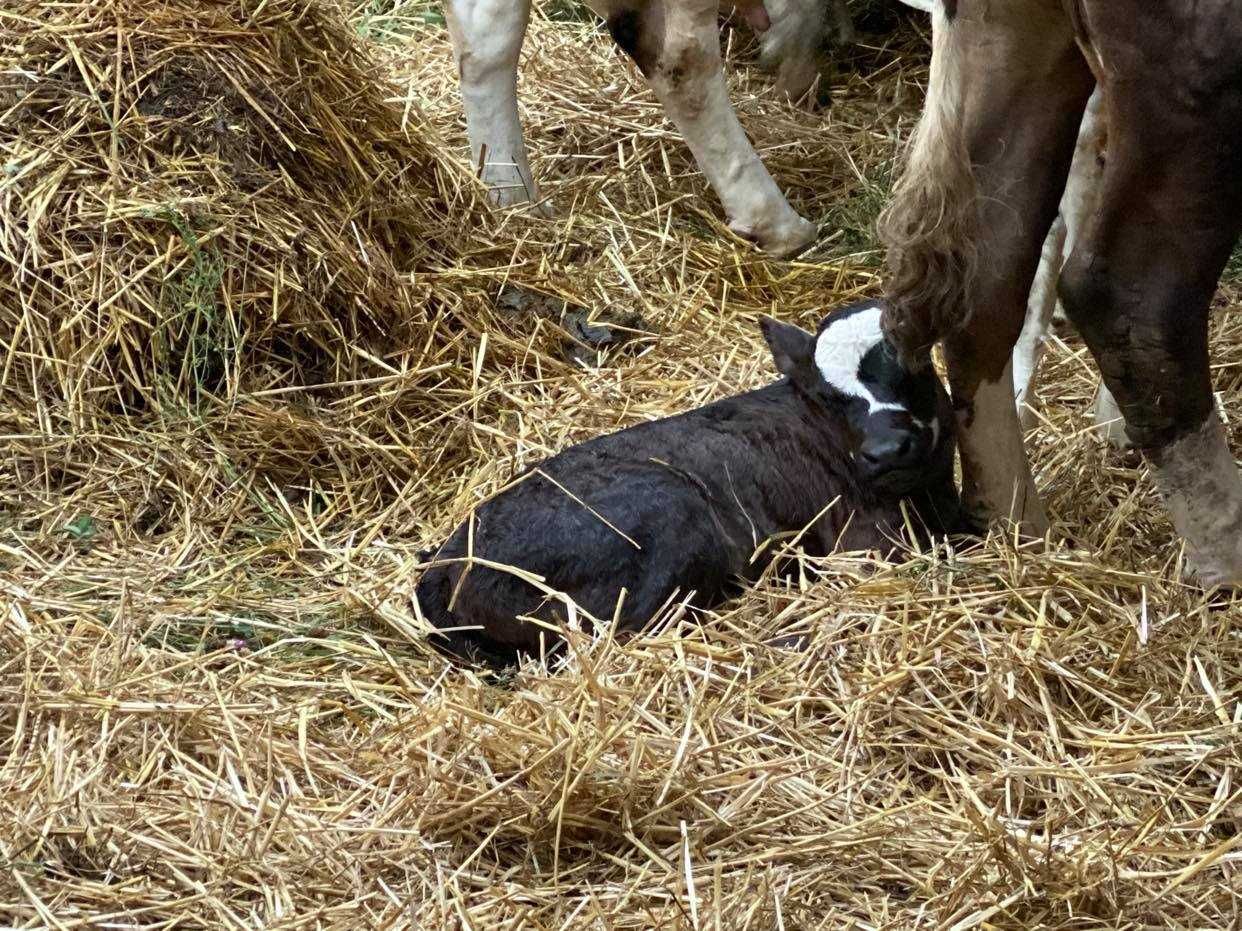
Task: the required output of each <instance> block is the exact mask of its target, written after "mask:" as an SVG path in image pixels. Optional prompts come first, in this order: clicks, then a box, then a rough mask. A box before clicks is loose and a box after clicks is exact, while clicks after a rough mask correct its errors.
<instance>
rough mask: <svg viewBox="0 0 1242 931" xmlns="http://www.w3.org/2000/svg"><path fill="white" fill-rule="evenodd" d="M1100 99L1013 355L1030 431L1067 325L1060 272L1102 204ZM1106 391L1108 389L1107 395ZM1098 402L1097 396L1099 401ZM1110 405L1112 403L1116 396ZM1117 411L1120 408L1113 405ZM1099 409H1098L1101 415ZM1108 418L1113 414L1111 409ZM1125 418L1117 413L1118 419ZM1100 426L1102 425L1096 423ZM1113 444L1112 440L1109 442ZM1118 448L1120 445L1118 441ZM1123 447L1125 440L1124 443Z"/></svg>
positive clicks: (1090, 108)
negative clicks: (1049, 353) (1042, 371)
mask: <svg viewBox="0 0 1242 931" xmlns="http://www.w3.org/2000/svg"><path fill="white" fill-rule="evenodd" d="M1101 106H1102V103H1101V95H1100V91H1099V89H1098V88H1097V89H1096V90H1095V91H1094V92H1093V93H1092V95H1091V98H1090V100H1088V101H1087V107H1086V110H1085V111H1084V112H1083V116H1082V123H1081V124H1080V126H1079V129H1078V142H1077V144H1076V145H1075V149H1074V159H1073V161H1072V163H1071V164H1070V173H1069V178H1068V179H1067V180H1066V182H1065V192H1064V194H1063V195H1062V197H1061V206H1060V212H1059V213H1058V215H1057V219H1056V221H1055V222H1054V223H1053V224H1052V229H1051V230H1050V231H1049V233H1048V238H1047V239H1045V240H1044V249H1043V254H1042V255H1041V256H1040V260H1039V270H1038V271H1037V272H1036V273H1035V282H1034V284H1033V285H1032V286H1031V296H1030V300H1029V301H1028V303H1027V311H1026V322H1025V324H1024V325H1023V327H1022V335H1021V336H1020V337H1019V338H1018V344H1017V346H1015V347H1014V353H1013V374H1014V388H1015V389H1016V396H1015V401H1016V403H1017V406H1018V416H1019V417H1020V418H1021V419H1022V426H1023V427H1024V428H1026V429H1030V428H1031V427H1032V426H1034V425H1035V414H1034V412H1033V411H1032V410H1031V404H1032V403H1033V401H1034V395H1033V394H1032V392H1031V389H1032V387H1033V384H1034V381H1035V376H1036V374H1037V372H1038V369H1039V361H1040V359H1041V357H1042V356H1043V350H1044V343H1045V340H1046V339H1047V338H1048V332H1049V330H1050V329H1051V327H1052V324H1053V321H1054V320H1056V319H1057V318H1058V316H1059V317H1060V318H1061V319H1062V320H1063V319H1064V317H1065V312H1064V310H1063V309H1062V308H1061V306H1060V302H1059V301H1058V299H1057V282H1058V281H1059V280H1060V277H1061V267H1062V265H1064V264H1065V260H1066V258H1067V257H1068V256H1069V254H1070V251H1071V250H1072V249H1073V248H1074V243H1075V242H1076V241H1077V239H1078V234H1079V231H1080V230H1081V229H1082V227H1083V224H1084V223H1085V222H1086V220H1087V217H1088V216H1089V214H1090V213H1091V211H1092V210H1094V209H1095V207H1096V205H1097V204H1098V203H1099V198H1100V187H1101V184H1102V183H1103V182H1102V177H1103V173H1104V161H1103V153H1104V144H1105V141H1106V133H1105V123H1104V119H1103V116H1102V115H1101V112H1100V111H1101ZM1105 390H1106V389H1105ZM1098 399H1099V396H1097V401H1098ZM1108 401H1109V402H1111V396H1109V398H1108ZM1112 410H1116V405H1115V404H1113V405H1112ZM1098 411H1099V407H1098V405H1097V413H1098ZM1104 413H1105V414H1108V413H1109V410H1108V409H1107V408H1106V409H1105V411H1104ZM1116 416H1117V417H1120V414H1119V413H1118V414H1117V415H1116ZM1096 422H1097V423H1099V420H1098V419H1097V421H1096ZM1118 429H1119V430H1120V431H1121V436H1122V437H1123V438H1124V436H1125V423H1124V421H1123V422H1121V425H1120V427H1119V428H1118ZM1110 439H1113V437H1111V436H1110ZM1113 442H1114V445H1121V444H1118V443H1117V441H1116V440H1115V439H1114V440H1113ZM1122 442H1123V443H1124V439H1123V441H1122Z"/></svg>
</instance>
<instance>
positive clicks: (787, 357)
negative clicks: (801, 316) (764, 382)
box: [759, 317, 815, 378]
mask: <svg viewBox="0 0 1242 931" xmlns="http://www.w3.org/2000/svg"><path fill="white" fill-rule="evenodd" d="M759 327H760V329H762V330H763V338H764V339H765V340H767V343H768V349H770V350H772V361H773V362H775V363H776V370H777V371H778V372H780V373H781V374H782V375H788V376H789V377H790V378H797V377H798V376H800V375H802V374H804V373H805V372H806V371H807V367H808V366H811V365H813V364H814V360H815V337H814V336H812V335H811V334H810V333H808V332H807V331H806V330H803V329H801V328H800V327H796V326H790V325H789V324H788V323H781V322H780V321H779V320H776V319H774V318H772V317H764V318H763V319H761V320H760V321H759Z"/></svg>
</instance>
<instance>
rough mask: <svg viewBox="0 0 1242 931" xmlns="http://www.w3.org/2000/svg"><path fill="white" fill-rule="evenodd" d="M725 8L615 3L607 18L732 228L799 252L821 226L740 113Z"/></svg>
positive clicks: (703, 0)
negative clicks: (732, 94) (722, 16)
mask: <svg viewBox="0 0 1242 931" xmlns="http://www.w3.org/2000/svg"><path fill="white" fill-rule="evenodd" d="M593 5H596V6H599V4H593ZM739 5H740V4H739ZM749 5H751V6H758V4H755V3H751V4H749ZM718 8H719V4H718V2H717V0H650V2H634V3H623V2H615V3H611V4H609V8H608V9H607V11H606V17H607V21H608V29H609V31H610V32H611V33H612V36H613V38H614V39H615V40H616V42H617V44H618V45H619V46H620V47H621V48H622V49H624V50H625V52H626V53H627V54H628V55H629V56H630V57H631V58H633V59H634V62H635V63H636V64H637V65H638V67H639V70H641V71H642V73H643V74H644V75H645V76H646V78H647V80H648V81H650V82H651V87H652V89H653V90H654V91H655V94H656V96H657V97H658V98H659V99H660V102H661V103H662V104H663V105H664V109H665V110H666V111H667V113H668V115H669V117H670V118H671V119H672V121H673V122H674V123H675V124H676V125H677V128H678V129H679V130H680V131H681V134H682V136H683V137H684V138H685V140H686V144H687V145H688V146H689V147H690V151H691V152H692V153H693V154H694V158H695V161H697V162H698V165H699V168H700V169H702V171H703V174H705V175H706V176H707V180H708V182H709V183H710V184H711V186H712V187H713V188H714V189H715V191H716V194H717V195H718V196H719V197H720V200H721V202H722V203H723V205H724V209H725V213H726V214H727V215H728V218H729V228H730V229H732V230H733V231H734V232H736V233H737V234H738V235H740V236H742V237H744V238H746V239H749V240H751V241H753V242H755V243H757V244H758V245H759V247H760V248H762V249H763V250H764V251H766V252H770V253H772V254H773V255H782V256H783V255H791V254H794V253H796V252H799V251H801V250H802V249H804V248H805V247H806V246H808V245H809V244H810V243H811V242H812V241H813V240H814V238H815V227H814V226H813V225H812V224H811V223H809V222H807V221H806V220H804V219H803V218H802V217H800V216H798V214H797V213H796V212H795V211H794V209H793V208H792V207H790V206H789V203H788V201H786V200H785V196H784V195H783V194H782V193H781V192H780V189H779V188H777V186H776V183H775V182H774V181H773V180H772V176H771V175H769V174H768V171H767V169H766V168H764V167H763V162H762V161H760V160H759V156H758V154H757V153H756V152H755V150H754V148H753V147H752V146H751V144H750V140H748V139H747V138H746V133H745V132H744V131H743V130H742V126H741V124H740V123H739V122H738V120H737V115H736V114H735V113H734V112H733V106H732V104H731V103H730V102H729V94H728V89H727V87H726V85H725V79H724V73H723V72H722V70H721V62H720V33H719V29H718V27H717V25H716V16H717V10H718ZM748 18H749V17H748Z"/></svg>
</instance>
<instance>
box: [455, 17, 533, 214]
mask: <svg viewBox="0 0 1242 931" xmlns="http://www.w3.org/2000/svg"><path fill="white" fill-rule="evenodd" d="M445 11H446V13H447V19H448V26H449V34H450V35H451V36H452V39H453V53H454V56H455V57H456V59H457V71H458V74H459V76H460V78H461V100H462V107H463V109H464V110H465V113H466V134H467V136H469V138H470V157H471V159H472V160H473V163H474V165H475V168H476V169H477V170H479V171H480V172H481V176H482V179H483V182H484V183H485V184H486V185H487V187H488V191H489V192H490V197H491V199H492V201H493V202H495V203H496V204H499V205H500V206H509V205H511V204H520V203H524V202H526V201H533V200H538V199H539V189H538V187H536V185H535V180H534V178H533V177H532V176H531V172H530V163H529V162H528V161H527V159H526V143H525V141H524V140H523V138H522V122H521V119H520V118H519V116H518V102H517V68H518V55H519V54H520V53H521V51H522V39H523V38H524V37H525V35H526V24H527V22H528V20H529V19H530V0H446V2H445Z"/></svg>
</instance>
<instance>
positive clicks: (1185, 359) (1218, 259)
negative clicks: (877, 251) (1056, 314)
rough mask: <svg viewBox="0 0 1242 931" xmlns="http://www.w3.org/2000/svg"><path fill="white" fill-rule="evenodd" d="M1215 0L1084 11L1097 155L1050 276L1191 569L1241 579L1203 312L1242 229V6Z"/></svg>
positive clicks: (1210, 581)
mask: <svg viewBox="0 0 1242 931" xmlns="http://www.w3.org/2000/svg"><path fill="white" fill-rule="evenodd" d="M1102 7H1103V5H1101V8H1102ZM1213 9H1215V10H1219V11H1221V12H1216V13H1211V12H1203V11H1204V10H1205V6H1198V7H1194V8H1193V12H1192V7H1187V8H1186V11H1183V12H1182V13H1181V14H1180V15H1179V17H1175V19H1187V20H1190V21H1189V22H1174V23H1172V24H1170V23H1167V22H1165V20H1164V19H1163V16H1164V14H1163V13H1157V12H1155V11H1152V12H1150V13H1147V12H1143V13H1140V14H1137V15H1136V16H1134V15H1132V16H1126V17H1124V18H1123V17H1118V18H1117V19H1115V20H1110V19H1105V18H1103V17H1100V18H1099V21H1098V22H1092V23H1091V25H1092V26H1094V27H1095V31H1094V34H1093V39H1094V40H1095V41H1096V44H1097V45H1098V46H1099V48H1100V53H1101V58H1102V60H1103V63H1104V71H1105V73H1106V74H1108V75H1110V83H1109V84H1106V85H1105V105H1106V107H1107V113H1108V122H1109V126H1110V129H1109V142H1108V145H1109V152H1108V162H1107V166H1106V167H1105V172H1104V190H1103V194H1102V197H1103V200H1102V203H1101V206H1100V210H1099V212H1098V213H1097V214H1096V215H1095V216H1094V217H1093V220H1092V222H1090V223H1089V224H1088V226H1087V228H1086V229H1085V230H1084V232H1083V236H1082V238H1081V239H1080V241H1079V244H1078V247H1077V248H1076V249H1075V251H1074V253H1073V255H1072V256H1071V258H1070V261H1069V262H1068V263H1067V264H1066V267H1065V270H1064V272H1063V276H1062V285H1061V289H1062V299H1063V302H1064V304H1065V309H1066V311H1067V313H1068V314H1069V316H1070V319H1071V320H1072V321H1073V322H1074V324H1075V326H1076V327H1077V328H1078V330H1079V331H1080V332H1081V333H1082V335H1083V337H1084V339H1085V340H1086V341H1087V345H1088V346H1089V347H1090V348H1091V351H1092V353H1093V354H1094V355H1095V357H1096V360H1097V361H1098V362H1099V365H1100V370H1101V372H1102V373H1103V375H1104V380H1105V383H1106V384H1107V386H1108V388H1109V389H1111V391H1112V393H1113V395H1114V396H1115V397H1116V400H1117V403H1118V406H1119V407H1120V409H1121V413H1122V414H1123V415H1124V417H1125V423H1126V430H1127V432H1128V434H1129V437H1130V439H1131V440H1133V441H1134V443H1135V445H1136V446H1138V447H1139V448H1140V449H1142V450H1143V452H1144V454H1145V455H1146V456H1147V457H1148V459H1149V461H1150V462H1151V465H1152V467H1153V472H1154V475H1155V478H1156V482H1157V484H1158V486H1159V488H1160V491H1161V493H1162V494H1163V496H1164V500H1165V503H1166V504H1167V506H1168V508H1169V511H1170V514H1171V516H1172V518H1173V523H1174V526H1175V527H1176V528H1177V530H1178V532H1179V533H1180V534H1181V535H1182V536H1183V537H1184V538H1185V540H1186V548H1187V557H1188V559H1189V561H1190V563H1191V565H1192V567H1193V569H1194V570H1195V571H1196V572H1197V574H1198V576H1199V578H1200V580H1201V581H1202V582H1203V583H1205V584H1207V585H1214V584H1230V585H1234V586H1238V585H1242V477H1240V476H1239V472H1238V467H1237V465H1236V464H1235V462H1234V459H1233V456H1232V454H1231V453H1230V451H1229V448H1228V445H1227V443H1226V439H1225V433H1224V429H1223V427H1222V425H1221V421H1220V417H1219V414H1218V413H1217V411H1216V406H1215V402H1214V399H1213V395H1212V384H1211V376H1210V372H1209V366H1208V312H1209V306H1210V304H1211V299H1212V295H1213V293H1214V291H1215V289H1216V285H1217V281H1218V279H1219V277H1220V273H1221V271H1222V269H1223V268H1224V266H1225V263H1226V261H1227V260H1228V257H1229V253H1230V251H1231V249H1232V248H1233V245H1234V243H1235V241H1236V240H1237V237H1238V234H1239V231H1240V228H1242V138H1239V136H1238V131H1237V127H1238V126H1239V125H1242V92H1239V90H1238V89H1237V85H1236V80H1237V78H1236V75H1237V74H1238V72H1239V70H1240V66H1242V61H1240V60H1239V58H1238V53H1237V51H1236V50H1237V47H1238V43H1239V41H1242V14H1239V13H1237V12H1234V11H1233V10H1232V9H1229V10H1227V11H1226V8H1225V7H1223V6H1222V7H1216V8H1213ZM1113 15H1115V14H1113ZM1200 16H1201V18H1196V17H1200ZM1145 18H1149V21H1147V22H1142V20H1144V19H1145ZM1208 18H1213V19H1215V20H1218V21H1217V22H1212V23H1210V24H1208V23H1204V22H1203V19H1208ZM1135 20H1139V22H1135ZM1196 27H1198V28H1196ZM1161 29H1164V30H1165V40H1164V41H1162V42H1161V43H1160V44H1159V45H1153V44H1152V41H1151V40H1152V38H1153V37H1156V36H1159V35H1160V31H1161ZM1231 30H1232V31H1233V35H1232V37H1230V36H1229V33H1230V31H1231ZM1214 42H1223V43H1224V45H1223V47H1222V48H1217V49H1213V48H1212V45H1213V43H1214ZM1144 43H1146V45H1144ZM1183 44H1185V45H1186V46H1187V47H1185V48H1181V47H1180V46H1181V45H1183ZM1136 46H1137V47H1138V48H1139V50H1140V52H1141V53H1140V54H1137V55H1136V54H1135V47H1136ZM1191 46H1193V47H1191ZM1114 47H1115V48H1116V49H1117V53H1116V54H1115V55H1112V54H1110V52H1111V50H1112V49H1113V48H1114ZM1222 51H1224V52H1225V54H1219V53H1220V52H1222ZM1231 58H1232V66H1231V68H1229V69H1226V70H1225V71H1224V73H1222V74H1221V75H1219V76H1217V75H1213V74H1211V73H1210V70H1211V69H1212V68H1218V67H1221V64H1222V62H1229V61H1230V59H1231ZM1128 69H1130V70H1128ZM1139 69H1141V73H1139ZM1188 69H1189V73H1187V70H1188ZM1217 77H1219V80H1217V79H1216V78H1217ZM1170 86H1172V87H1179V88H1183V89H1185V90H1183V91H1181V92H1178V93H1170V92H1169V90H1168V88H1169V87H1170ZM1191 87H1193V88H1195V90H1196V92H1195V93H1192V92H1191V91H1190V90H1189V88H1191Z"/></svg>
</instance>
